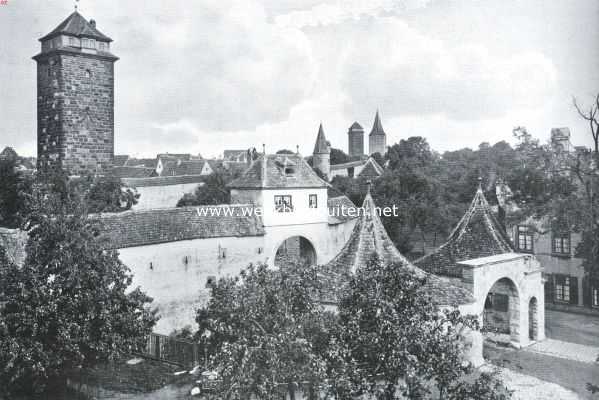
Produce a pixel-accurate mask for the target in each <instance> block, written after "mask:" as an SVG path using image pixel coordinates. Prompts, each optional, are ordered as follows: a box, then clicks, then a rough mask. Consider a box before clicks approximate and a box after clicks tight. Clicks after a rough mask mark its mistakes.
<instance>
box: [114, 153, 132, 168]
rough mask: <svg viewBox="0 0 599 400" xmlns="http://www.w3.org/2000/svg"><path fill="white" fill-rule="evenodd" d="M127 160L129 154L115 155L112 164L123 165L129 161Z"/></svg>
mask: <svg viewBox="0 0 599 400" xmlns="http://www.w3.org/2000/svg"><path fill="white" fill-rule="evenodd" d="M127 160H129V156H128V155H126V154H121V155H115V156H114V161H113V162H112V164H113V165H114V166H115V167H123V166H125V164H126V163H127Z"/></svg>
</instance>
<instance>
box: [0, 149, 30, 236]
mask: <svg viewBox="0 0 599 400" xmlns="http://www.w3.org/2000/svg"><path fill="white" fill-rule="evenodd" d="M31 183H32V182H31V179H30V178H29V177H28V176H25V175H24V174H23V173H22V172H20V171H18V170H17V158H16V157H0V226H5V227H8V228H16V227H18V226H19V225H21V224H22V223H23V220H24V218H25V216H26V214H27V200H26V196H27V193H28V192H29V191H30V190H31Z"/></svg>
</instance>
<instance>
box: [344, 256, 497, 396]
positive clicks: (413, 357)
mask: <svg viewBox="0 0 599 400" xmlns="http://www.w3.org/2000/svg"><path fill="white" fill-rule="evenodd" d="M425 283H426V278H420V277H417V276H416V275H415V274H414V273H413V272H412V271H408V270H406V269H405V268H404V267H402V266H401V265H397V264H385V263H382V262H381V261H380V260H379V259H377V258H376V257H374V258H373V259H371V260H370V261H369V262H368V263H367V264H366V265H365V266H363V267H361V268H359V269H358V270H357V272H356V274H355V276H354V277H353V278H352V279H351V280H350V283H349V289H348V291H347V295H346V296H345V297H344V298H343V299H342V300H341V302H340V304H339V318H340V322H339V324H340V326H341V327H342V328H343V329H342V331H341V332H342V333H341V340H342V342H343V343H344V345H345V347H346V348H347V349H349V351H348V354H347V355H346V357H347V362H348V363H353V364H354V365H355V368H353V372H351V374H350V376H348V381H351V382H352V385H353V389H352V392H353V393H352V395H354V396H355V395H362V394H371V395H372V394H374V395H375V396H376V398H378V399H398V398H403V397H401V396H404V397H405V398H409V399H421V398H439V399H456V400H457V399H504V398H507V397H502V396H507V394H506V393H504V391H503V390H501V389H500V386H501V385H499V384H498V381H497V380H496V379H495V378H491V377H489V376H487V375H484V376H479V377H477V378H476V379H474V381H472V380H468V379H465V378H466V377H467V375H468V374H470V373H471V372H472V367H471V366H470V364H469V363H468V362H466V361H465V359H464V345H463V343H464V341H463V340H462V339H463V337H462V335H463V332H464V329H477V328H478V325H477V320H476V318H475V317H468V316H462V315H461V314H460V312H459V311H458V310H457V309H444V310H439V309H438V308H437V306H435V305H434V302H433V301H432V299H431V298H430V297H429V295H428V294H427V293H426V292H424V290H423V288H424V285H425ZM465 393H468V396H463V395H464V394H465Z"/></svg>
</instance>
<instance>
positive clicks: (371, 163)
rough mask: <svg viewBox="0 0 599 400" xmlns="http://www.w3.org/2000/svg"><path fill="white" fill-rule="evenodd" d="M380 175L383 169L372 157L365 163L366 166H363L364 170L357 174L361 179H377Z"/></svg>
mask: <svg viewBox="0 0 599 400" xmlns="http://www.w3.org/2000/svg"><path fill="white" fill-rule="evenodd" d="M381 175H383V167H381V166H380V165H379V163H377V162H376V160H375V159H374V158H372V157H370V158H369V159H368V161H366V165H364V168H362V170H361V171H360V173H359V174H358V176H359V177H362V178H378V177H379V176H381Z"/></svg>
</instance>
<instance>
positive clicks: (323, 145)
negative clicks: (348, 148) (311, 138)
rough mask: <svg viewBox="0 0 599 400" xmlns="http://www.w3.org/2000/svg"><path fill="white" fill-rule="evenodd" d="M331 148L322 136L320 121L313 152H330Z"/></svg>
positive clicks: (322, 130)
mask: <svg viewBox="0 0 599 400" xmlns="http://www.w3.org/2000/svg"><path fill="white" fill-rule="evenodd" d="M330 152H331V149H330V148H329V144H328V143H327V139H326V137H325V136H324V129H323V128H322V123H320V126H319V127H318V135H317V136H316V144H315V145H314V154H322V153H330Z"/></svg>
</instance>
